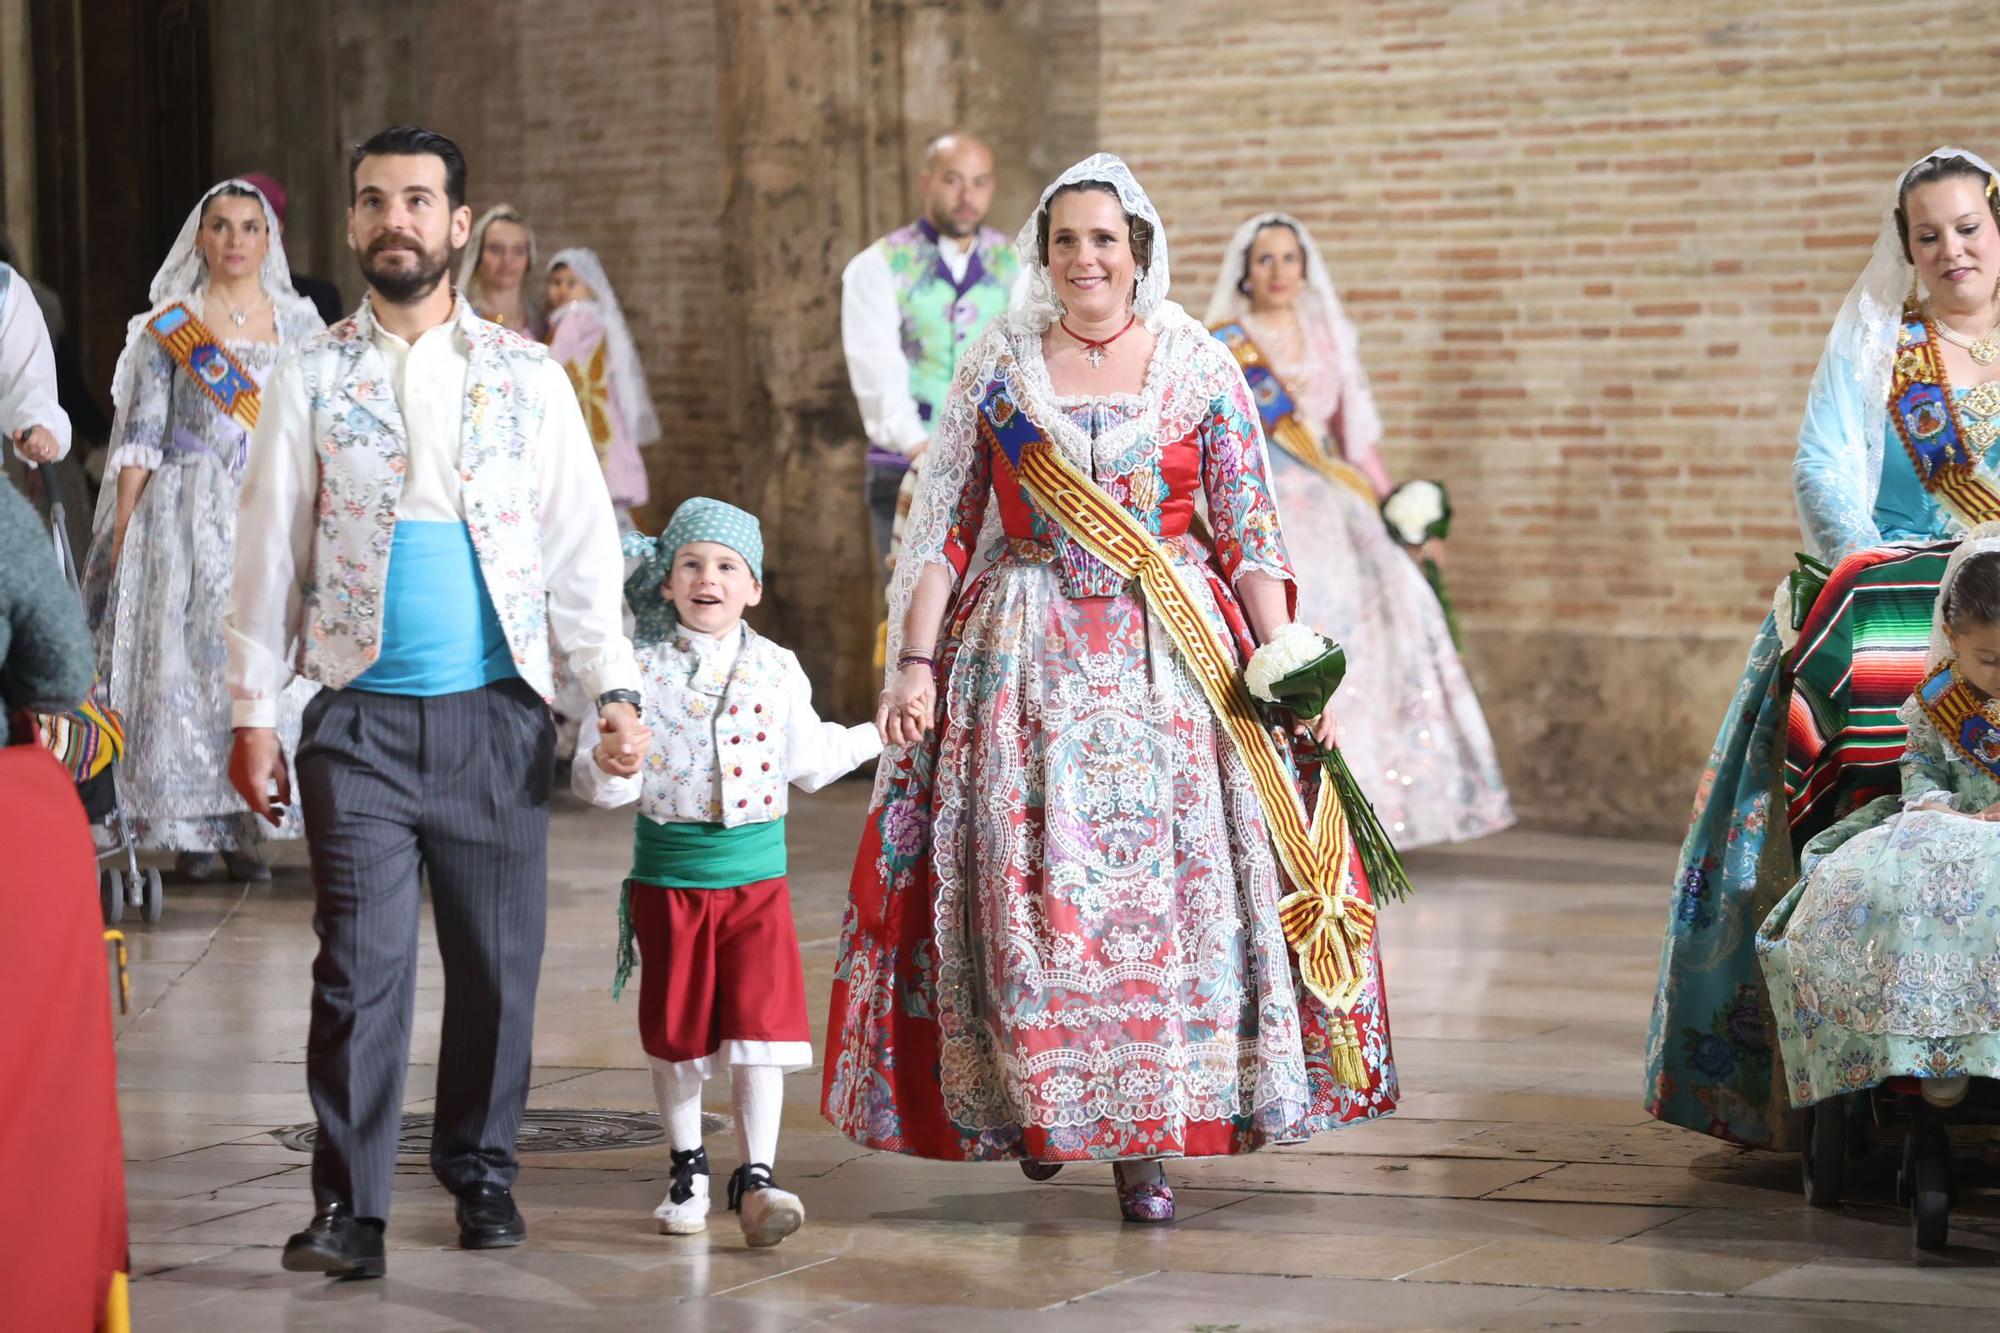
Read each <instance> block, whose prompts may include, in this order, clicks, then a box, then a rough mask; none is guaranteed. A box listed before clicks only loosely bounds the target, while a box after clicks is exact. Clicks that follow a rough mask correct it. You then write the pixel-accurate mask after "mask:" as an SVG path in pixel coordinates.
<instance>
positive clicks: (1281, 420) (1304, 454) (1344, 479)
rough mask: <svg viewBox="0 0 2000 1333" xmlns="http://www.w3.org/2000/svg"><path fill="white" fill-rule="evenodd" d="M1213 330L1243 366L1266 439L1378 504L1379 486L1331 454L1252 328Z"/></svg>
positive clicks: (1232, 326)
mask: <svg viewBox="0 0 2000 1333" xmlns="http://www.w3.org/2000/svg"><path fill="white" fill-rule="evenodd" d="M1209 332H1211V333H1213V334H1214V335H1215V336H1216V337H1218V338H1220V339H1221V340H1222V345H1223V346H1224V347H1227V348H1228V349H1229V354H1230V355H1231V356H1233V357H1235V358H1236V364H1237V365H1238V366H1240V367H1241V368H1242V370H1243V379H1244V381H1245V382H1246V383H1248V384H1249V386H1250V397H1251V398H1252V399H1253V400H1255V402H1256V404H1257V419H1258V420H1259V421H1260V422H1262V423H1263V426H1264V438H1265V439H1267V440H1269V441H1271V443H1273V444H1275V445H1277V446H1278V447H1279V448H1280V449H1283V450H1284V451H1285V452H1286V453H1288V454H1290V455H1291V456H1292V457H1293V458H1296V459H1298V460H1299V462H1301V463H1304V464H1305V465H1306V466H1307V467H1309V468H1311V469H1312V470H1313V471H1315V472H1317V473H1319V474H1320V476H1322V477H1324V478H1325V479H1326V480H1328V481H1330V482H1332V483H1333V484H1334V485H1336V486H1345V487H1347V488H1348V489H1349V490H1351V491H1353V492H1354V493H1355V494H1357V495H1359V496H1360V497H1361V498H1362V499H1364V500H1366V501H1367V502H1368V504H1369V507H1370V508H1373V507H1374V505H1375V503H1376V500H1375V488H1374V487H1373V486H1371V485H1369V483H1368V478H1366V477H1364V476H1362V475H1361V472H1360V470H1359V469H1357V468H1355V467H1354V466H1353V465H1352V464H1350V463H1348V462H1347V461H1346V460H1344V459H1340V458H1333V457H1331V456H1329V455H1328V454H1327V452H1326V450H1325V448H1324V447H1323V446H1322V445H1321V444H1320V438H1319V436H1318V435H1317V434H1316V433H1315V432H1314V431H1313V428H1312V427H1311V426H1309V425H1307V424H1306V421H1305V418H1303V417H1301V416H1300V415H1299V411H1298V404H1297V402H1296V401H1295V400H1294V399H1293V398H1292V394H1291V390H1289V389H1287V388H1286V387H1285V381H1284V380H1283V379H1282V378H1280V377H1279V375H1278V372H1277V371H1275V370H1273V369H1272V368H1271V363H1270V362H1269V361H1268V360H1266V359H1265V356H1264V353H1263V350H1262V349H1261V348H1259V347H1258V346H1257V341H1256V339H1254V338H1252V337H1251V336H1250V330H1248V329H1246V328H1244V327H1243V325H1242V324H1240V323H1236V322H1233V321H1232V322H1231V323H1228V324H1218V325H1216V326H1215V327H1214V328H1213V329H1211V330H1209Z"/></svg>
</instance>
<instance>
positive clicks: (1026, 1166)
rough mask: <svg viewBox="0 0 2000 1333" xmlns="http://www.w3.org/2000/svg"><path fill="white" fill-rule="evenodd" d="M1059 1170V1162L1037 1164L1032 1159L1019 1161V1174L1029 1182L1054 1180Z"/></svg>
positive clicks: (1060, 1167) (1060, 1165)
mask: <svg viewBox="0 0 2000 1333" xmlns="http://www.w3.org/2000/svg"><path fill="white" fill-rule="evenodd" d="M1060 1170H1062V1163H1061V1162H1038V1161H1036V1160H1035V1159H1034V1158H1032V1157H1023V1158H1022V1159H1021V1174H1022V1175H1024V1176H1026V1177H1027V1178H1028V1179H1030V1180H1054V1179H1055V1178H1056V1172H1058V1171H1060Z"/></svg>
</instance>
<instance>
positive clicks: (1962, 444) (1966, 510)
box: [1889, 301, 2000, 528]
mask: <svg viewBox="0 0 2000 1333" xmlns="http://www.w3.org/2000/svg"><path fill="white" fill-rule="evenodd" d="M1892 367H1893V369H1892V373H1891V376H1890V382H1889V419H1890V420H1891V421H1893V422H1895V423H1896V433H1897V434H1898V435H1900V436H1902V439H1903V448H1904V449H1905V450H1906V451H1907V452H1908V453H1909V455H1910V462H1911V463H1912V464H1913V465H1915V467H1916V469H1917V479H1918V480H1920V481H1921V482H1923V484H1924V489H1925V490H1927V491H1929V492H1930V493H1931V494H1932V495H1933V496H1935V497H1937V501H1938V503H1939V504H1941V505H1943V506H1944V507H1945V508H1946V509H1948V510H1950V511H1951V514H1952V516H1953V517H1954V518H1956V519H1958V521H1959V522H1961V523H1963V524H1965V526H1966V527H1968V528H1970V527H1976V526H1978V525H1979V524H1981V523H1991V522H1994V521H1995V520H2000V487H1996V486H1994V484H1993V482H1992V481H1991V480H1990V479H1989V478H1988V477H1987V476H1986V473H1985V471H1984V470H1983V469H1982V468H1981V467H1980V460H1979V456H1978V454H1976V453H1974V452H1973V450H1972V446H1971V445H1970V444H1968V443H1967V442H1966V438H1965V430H1964V428H1963V426H1962V425H1961V424H1960V422H1959V419H1958V404H1957V403H1955V402H1953V401H1952V396H1951V381H1950V379H1949V378H1948V377H1947V376H1946V375H1945V370H1944V355H1943V353H1942V351H1941V350H1940V349H1939V347H1938V340H1937V335H1936V333H1935V332H1934V331H1933V330H1932V328H1931V326H1930V321H1929V320H1928V319H1926V318H1925V316H1924V312H1923V308H1922V307H1921V306H1919V305H1918V304H1917V303H1916V302H1914V301H1912V302H1910V303H1909V304H1907V305H1905V306H1904V307H1903V328H1902V331H1901V332H1900V333H1899V334H1898V335H1897V338H1896V359H1895V361H1894V362H1893V363H1892Z"/></svg>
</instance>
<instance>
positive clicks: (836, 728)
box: [785, 653, 882, 791]
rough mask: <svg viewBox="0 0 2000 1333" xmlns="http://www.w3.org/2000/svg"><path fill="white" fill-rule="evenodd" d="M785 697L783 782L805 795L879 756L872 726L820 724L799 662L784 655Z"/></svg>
mask: <svg viewBox="0 0 2000 1333" xmlns="http://www.w3.org/2000/svg"><path fill="white" fill-rule="evenodd" d="M785 693H786V694H787V695H789V696H790V700H789V702H790V703H791V709H790V715H791V720H790V723H789V725H788V728H787V730H786V734H785V780H786V781H787V782H790V783H791V784H792V785H794V786H796V787H799V788H801V789H802V790H805V791H818V790H819V789H820V788H821V787H824V786H825V785H826V784H827V783H829V782H832V781H834V780H835V779H836V778H841V777H845V776H846V775H847V774H849V773H852V772H853V771H854V770H855V769H856V768H858V767H859V766H861V765H862V764H865V763H867V762H868V761H869V760H870V759H873V758H874V757H875V756H876V755H878V754H881V753H882V733H881V732H879V731H877V730H875V724H874V723H873V722H863V723H862V724H861V725H859V726H855V727H844V726H842V725H841V724H840V723H838V722H822V721H820V719H819V714H818V713H815V712H814V711H813V706H812V682H811V681H809V680H807V679H806V673H805V669H804V668H802V667H801V666H800V665H799V659H798V658H796V657H793V656H792V655H791V654H790V653H787V654H785Z"/></svg>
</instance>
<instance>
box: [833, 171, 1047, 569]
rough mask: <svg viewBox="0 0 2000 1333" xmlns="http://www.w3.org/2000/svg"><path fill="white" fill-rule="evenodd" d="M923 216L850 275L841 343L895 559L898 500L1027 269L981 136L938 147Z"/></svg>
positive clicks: (878, 511)
mask: <svg viewBox="0 0 2000 1333" xmlns="http://www.w3.org/2000/svg"><path fill="white" fill-rule="evenodd" d="M917 184H918V189H919V192H920V194H921V196H922V206H923V214H922V216H920V217H919V218H918V219H917V220H916V221H915V222H912V223H911V224H910V225H909V226H907V227H902V228H899V229H898V230H896V231H892V232H890V233H889V234H888V235H887V236H884V237H883V238H882V239H881V240H879V241H876V242H875V243H874V244H873V245H871V246H869V247H868V248H867V249H866V250H863V251H862V252H861V253H860V254H858V255H856V256H854V258H853V259H852V260H850V261H849V262H848V265H847V269H846V271H845V272H844V273H842V274H841V276H840V285H841V299H840V342H841V346H842V348H843V349H844V350H845V351H846V353H847V377H848V380H849V382H850V383H852V384H853V386H854V398H855V401H856V403H858V404H859V405H860V408H861V424H862V427H863V429H864V430H866V432H867V434H868V489H867V497H868V519H869V527H870V530H871V532H872V534H873V536H874V540H875V557H876V560H877V562H878V565H879V564H881V563H883V562H886V561H887V559H888V556H889V537H890V533H891V531H892V528H893V525H894V522H895V516H896V494H897V490H898V488H899V487H901V485H902V483H903V476H904V473H905V472H907V471H908V470H909V467H910V464H911V463H912V462H913V461H914V460H915V459H916V458H917V457H918V456H919V455H921V454H922V453H923V451H924V450H925V449H926V448H928V447H929V445H930V438H931V429H932V427H933V425H934V423H935V422H936V421H937V420H938V419H939V418H940V417H941V416H942V415H943V410H944V398H945V394H946V392H947V391H948V390H949V389H950V388H951V377H952V374H953V373H954V372H955V371H956V370H957V369H958V358H959V356H960V355H961V354H962V353H963V352H964V351H965V349H966V348H968V347H970V346H971V345H972V344H973V343H974V342H975V341H977V340H978V338H979V335H980V334H982V333H984V332H985V331H986V327H987V325H988V324H990V323H991V322H992V321H993V319H994V318H995V317H996V316H998V315H999V314H1000V313H1001V312H1003V311H1004V310H1006V308H1007V298H1008V295H1009V293H1010V292H1011V291H1012V290H1013V287H1014V282H1015V278H1016V275H1017V273H1018V271H1019V264H1018V263H1017V261H1016V259H1015V257H1014V250H1013V246H1012V242H1011V240H1010V238H1008V237H1006V236H1003V235H1002V234H1001V233H999V232H997V231H995V230H994V229H993V228H991V227H988V226H984V225H982V224H983V223H984V222H985V220H986V210H987V209H988V208H990V207H992V204H993V150H992V149H991V148H988V147H987V146H986V144H984V143H983V142H981V141H980V140H979V139H977V138H975V137H973V136H972V135H970V134H964V133H952V134H946V135H942V136H940V137H939V138H937V139H935V140H933V141H932V143H931V145H930V147H929V149H928V151H927V152H926V153H925V154H924V169H923V173H922V174H921V175H920V176H919V177H918V178H917Z"/></svg>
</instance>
